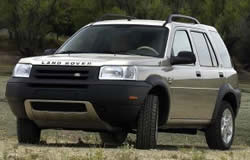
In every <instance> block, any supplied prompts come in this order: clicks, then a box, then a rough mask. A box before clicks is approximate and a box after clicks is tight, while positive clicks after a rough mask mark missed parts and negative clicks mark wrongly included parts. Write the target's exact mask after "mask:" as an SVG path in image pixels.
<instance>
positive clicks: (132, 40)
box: [58, 25, 168, 57]
mask: <svg viewBox="0 0 250 160" xmlns="http://www.w3.org/2000/svg"><path fill="white" fill-rule="evenodd" d="M167 37H168V29H167V28H163V27H152V26H134V25H102V26H91V27H88V28H85V29H82V30H81V31H80V32H79V33H78V34H76V35H75V36H74V37H73V38H72V39H71V40H70V41H68V42H66V44H65V45H64V46H63V47H62V48H61V49H60V50H59V51H58V52H64V51H74V52H78V53H107V54H109V53H111V54H135V55H143V56H154V57H163V56H164V53H165V47H166V41H167Z"/></svg>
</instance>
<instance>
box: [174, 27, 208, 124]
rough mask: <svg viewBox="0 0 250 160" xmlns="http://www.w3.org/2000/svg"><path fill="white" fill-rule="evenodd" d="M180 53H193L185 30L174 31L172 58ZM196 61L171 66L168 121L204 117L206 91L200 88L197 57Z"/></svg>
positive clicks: (200, 81)
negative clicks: (194, 62)
mask: <svg viewBox="0 0 250 160" xmlns="http://www.w3.org/2000/svg"><path fill="white" fill-rule="evenodd" d="M181 51H189V52H190V51H191V52H193V53H195V52H194V49H193V47H192V45H191V41H190V35H189V32H188V31H187V30H185V29H183V30H176V32H175V36H174V40H173V45H172V55H173V56H177V55H178V53H179V52H181ZM196 59H197V60H196V64H190V65H173V66H172V71H170V75H171V82H170V83H171V84H170V89H171V93H172V94H171V99H172V102H171V104H172V105H171V109H170V119H172V120H174V119H175V120H180V121H181V120H182V119H191V120H199V119H202V118H203V117H204V116H203V115H204V108H203V107H202V104H203V102H204V101H205V100H206V97H205V96H204V94H205V92H206V91H205V90H204V89H203V88H202V74H201V70H200V67H199V63H198V57H197V55H196Z"/></svg>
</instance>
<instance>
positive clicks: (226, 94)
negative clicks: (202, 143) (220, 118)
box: [212, 84, 241, 122]
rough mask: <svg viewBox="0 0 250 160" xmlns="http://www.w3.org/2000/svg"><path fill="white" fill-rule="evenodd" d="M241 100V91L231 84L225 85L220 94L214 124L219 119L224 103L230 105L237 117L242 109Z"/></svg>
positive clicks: (213, 119) (213, 117)
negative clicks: (240, 108) (222, 103)
mask: <svg viewBox="0 0 250 160" xmlns="http://www.w3.org/2000/svg"><path fill="white" fill-rule="evenodd" d="M240 98H241V93H240V90H239V89H234V88H233V87H232V86H231V85H230V84H225V85H223V86H222V87H221V88H220V89H219V92H218V96H217V100H216V104H215V109H214V113H213V116H212V122H214V121H215V119H216V117H217V114H218V112H219V109H220V106H221V102H222V101H227V102H228V103H230V104H231V106H232V109H233V111H234V114H235V116H237V114H238V110H239V107H240Z"/></svg>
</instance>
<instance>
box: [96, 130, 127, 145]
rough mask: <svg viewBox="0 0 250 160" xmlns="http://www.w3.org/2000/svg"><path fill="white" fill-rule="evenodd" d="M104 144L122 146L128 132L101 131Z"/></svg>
mask: <svg viewBox="0 0 250 160" xmlns="http://www.w3.org/2000/svg"><path fill="white" fill-rule="evenodd" d="M99 135H100V138H101V141H102V145H103V146H105V145H116V146H120V145H122V143H123V142H124V141H125V140H126V138H127V136H128V132H125V131H124V132H117V133H100V134H99Z"/></svg>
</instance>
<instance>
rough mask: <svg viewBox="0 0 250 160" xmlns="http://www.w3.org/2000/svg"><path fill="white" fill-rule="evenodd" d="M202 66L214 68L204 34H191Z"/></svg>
mask: <svg viewBox="0 0 250 160" xmlns="http://www.w3.org/2000/svg"><path fill="white" fill-rule="evenodd" d="M191 35H192V38H193V40H194V44H195V47H196V50H197V52H198V57H199V61H200V65H201V66H213V65H212V61H211V57H210V53H209V50H208V46H207V42H206V40H205V38H204V35H203V33H198V32H191Z"/></svg>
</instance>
